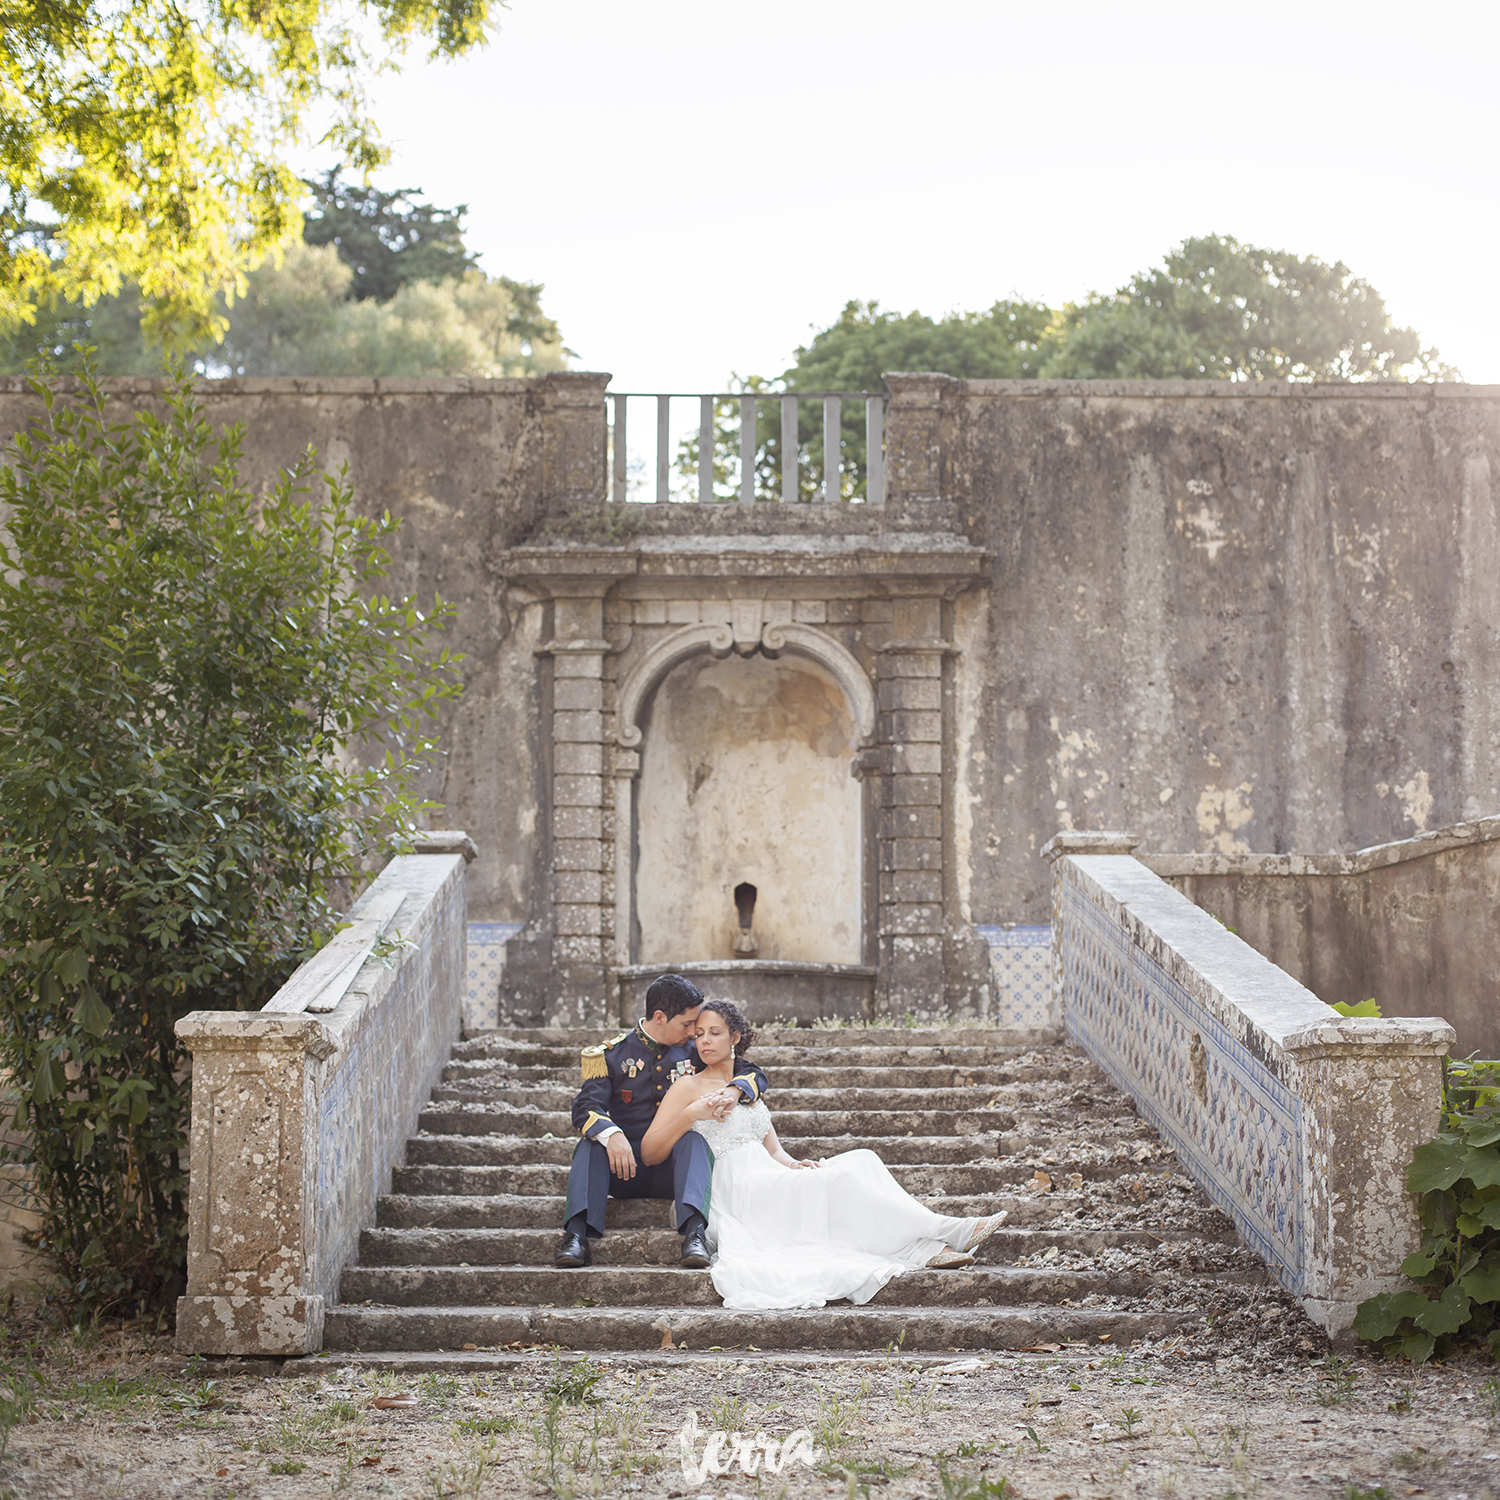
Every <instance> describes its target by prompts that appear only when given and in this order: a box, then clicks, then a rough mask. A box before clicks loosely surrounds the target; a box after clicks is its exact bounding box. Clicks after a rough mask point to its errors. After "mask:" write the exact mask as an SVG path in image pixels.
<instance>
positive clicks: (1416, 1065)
mask: <svg viewBox="0 0 1500 1500" xmlns="http://www.w3.org/2000/svg"><path fill="white" fill-rule="evenodd" d="M1132 843H1133V839H1131V838H1127V837H1124V836H1121V835H1110V834H1107V833H1094V834H1073V835H1069V834H1059V835H1058V836H1057V838H1056V839H1055V840H1054V841H1053V842H1051V843H1050V844H1049V845H1048V846H1047V851H1046V852H1047V856H1048V858H1049V859H1050V860H1051V861H1052V863H1053V890H1052V910H1053V924H1052V926H1053V944H1054V948H1053V953H1054V970H1053V972H1054V982H1055V985H1056V991H1057V997H1058V1001H1059V1006H1060V1009H1061V1012H1062V1015H1063V1018H1064V1020H1065V1022H1066V1025H1067V1029H1068V1035H1069V1036H1070V1037H1071V1038H1072V1039H1073V1040H1074V1041H1076V1042H1077V1043H1078V1044H1079V1045H1080V1046H1082V1047H1083V1048H1084V1050H1085V1051H1087V1052H1088V1054H1089V1055H1090V1056H1091V1057H1092V1058H1093V1059H1094V1061H1095V1062H1097V1063H1098V1064H1099V1065H1100V1067H1102V1068H1103V1069H1104V1071H1105V1072H1106V1073H1107V1074H1108V1075H1109V1078H1110V1080H1111V1081H1112V1082H1113V1083H1115V1084H1116V1085H1117V1086H1118V1087H1119V1088H1122V1089H1124V1090H1125V1091H1126V1092H1128V1093H1129V1094H1130V1095H1131V1096H1132V1097H1133V1098H1134V1099H1135V1101H1136V1104H1137V1106H1138V1108H1139V1109H1140V1112H1141V1114H1142V1116H1143V1117H1144V1118H1146V1119H1148V1120H1149V1121H1150V1122H1151V1124H1152V1125H1154V1126H1155V1127H1156V1129H1157V1130H1158V1131H1160V1132H1161V1135H1162V1137H1163V1139H1164V1140H1166V1141H1167V1142H1168V1143H1169V1144H1170V1145H1171V1147H1172V1149H1173V1150H1174V1151H1175V1152H1176V1153H1177V1157H1178V1160H1179V1161H1180V1162H1181V1163H1182V1165H1183V1167H1184V1168H1185V1170H1186V1171H1187V1172H1188V1173H1189V1174H1190V1175H1191V1176H1192V1177H1194V1178H1195V1179H1196V1180H1197V1181H1198V1183H1199V1184H1200V1185H1201V1186H1202V1187H1203V1189H1204V1191H1205V1192H1207V1193H1208V1195H1209V1197H1210V1198H1212V1199H1213V1201H1214V1202H1215V1203H1216V1204H1218V1205H1219V1207H1221V1208H1222V1209H1223V1210H1224V1211H1225V1212H1226V1213H1227V1214H1229V1215H1230V1217H1231V1218H1232V1219H1233V1220H1234V1223H1235V1227H1236V1228H1237V1229H1238V1230H1239V1231H1240V1234H1241V1236H1242V1237H1243V1239H1244V1241H1245V1243H1246V1244H1248V1245H1250V1246H1251V1247H1253V1248H1254V1249H1255V1250H1256V1251H1258V1252H1259V1253H1260V1255H1261V1256H1262V1257H1263V1258H1264V1260H1265V1262H1266V1265H1267V1267H1268V1268H1269V1269H1270V1271H1271V1273H1272V1274H1273V1275H1274V1276H1275V1277H1276V1279H1277V1280H1278V1281H1279V1282H1280V1283H1281V1284H1282V1285H1283V1286H1284V1287H1286V1288H1287V1290H1288V1291H1290V1292H1292V1293H1293V1294H1294V1295H1295V1296H1297V1297H1300V1298H1301V1299H1302V1303H1303V1306H1304V1307H1305V1308H1306V1309H1307V1312H1308V1315H1309V1316H1310V1317H1311V1318H1312V1319H1313V1320H1314V1321H1315V1322H1317V1323H1320V1324H1321V1325H1322V1326H1323V1327H1324V1328H1326V1329H1327V1330H1328V1331H1329V1332H1330V1333H1333V1334H1342V1333H1345V1332H1346V1331H1347V1330H1348V1328H1349V1326H1350V1324H1351V1323H1352V1322H1353V1319H1354V1311H1355V1308H1356V1307H1357V1306H1358V1304H1359V1303H1360V1302H1361V1301H1362V1300H1363V1299H1364V1298H1366V1297H1370V1296H1373V1295H1375V1294H1376V1293H1378V1292H1386V1291H1395V1290H1397V1289H1398V1288H1399V1287H1400V1286H1402V1285H1403V1284H1404V1283H1403V1281H1402V1278H1401V1276H1400V1274H1399V1271H1398V1267H1399V1266H1400V1265H1401V1262H1402V1260H1403V1259H1404V1258H1405V1257H1406V1256H1407V1255H1409V1254H1411V1253H1412V1252H1413V1251H1415V1250H1416V1249H1417V1248H1418V1247H1419V1246H1420V1245H1421V1242H1422V1228H1421V1223H1420V1221H1419V1220H1418V1217H1417V1205H1416V1198H1415V1196H1414V1195H1413V1194H1411V1193H1408V1192H1407V1191H1406V1183H1405V1180H1404V1178H1403V1176H1402V1167H1403V1165H1404V1164H1405V1163H1406V1162H1408V1161H1410V1160H1411V1156H1412V1152H1413V1151H1414V1150H1415V1149H1416V1147H1417V1146H1419V1145H1420V1144H1421V1143H1422V1142H1423V1141H1426V1140H1429V1139H1430V1138H1431V1137H1432V1135H1433V1134H1434V1132H1435V1131H1436V1130H1437V1127H1438V1123H1439V1120H1440V1117H1441V1106H1442V1057H1443V1054H1444V1053H1446V1052H1447V1050H1448V1048H1449V1046H1450V1045H1451V1044H1452V1041H1453V1031H1452V1029H1451V1028H1450V1027H1449V1026H1448V1025H1447V1024H1446V1023H1445V1022H1444V1021H1443V1020H1442V1019H1441V1018H1439V1017H1425V1018H1419V1019H1382V1020H1373V1019H1371V1020H1364V1019H1360V1020H1345V1019H1344V1018H1343V1017H1341V1016H1339V1015H1337V1014H1335V1013H1334V1012H1333V1011H1331V1010H1329V1008H1328V1007H1327V1006H1326V1005H1325V1004H1323V1003H1322V1002H1321V1001H1319V1000H1318V998H1317V997H1316V996H1315V995H1313V994H1311V993H1310V992H1309V991H1308V990H1306V989H1304V988H1303V987H1302V986H1301V985H1300V984H1298V983H1297V981H1296V980H1295V979H1293V978H1291V976H1290V975H1288V974H1286V973H1285V972H1283V971H1282V970H1281V969H1278V968H1277V967H1276V966H1275V965H1274V964H1272V963H1270V962H1268V961H1267V960H1266V959H1265V958H1264V957H1262V956H1261V955H1260V954H1259V953H1256V952H1255V951H1254V950H1253V949H1251V948H1250V947H1249V946H1248V945H1247V944H1245V943H1244V942H1242V941H1241V940H1240V939H1239V938H1237V937H1236V936H1235V935H1234V934H1233V933H1231V932H1228V931H1226V930H1225V929H1224V928H1223V927H1222V926H1221V925H1220V924H1219V923H1218V922H1216V921H1214V920H1213V918H1212V917H1210V916H1209V915H1208V914H1207V913H1206V912H1203V911H1201V910H1200V909H1199V908H1197V907H1196V906H1194V905H1193V904H1192V903H1191V902H1189V901H1188V900H1187V899H1186V898H1185V897H1184V896H1183V895H1182V894H1181V893H1180V892H1178V891H1175V890H1173V889H1172V888H1171V887H1170V886H1168V885H1167V884H1166V882H1165V881H1163V880H1161V879H1159V878H1158V877H1157V876H1155V875H1153V874H1152V873H1151V871H1150V870H1148V869H1147V868H1146V867H1145V865H1144V864H1142V863H1141V862H1140V861H1138V860H1136V859H1132V858H1131V857H1130V855H1129V852H1128V851H1129V848H1130V846H1131V844H1132Z"/></svg>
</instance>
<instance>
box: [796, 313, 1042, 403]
mask: <svg viewBox="0 0 1500 1500" xmlns="http://www.w3.org/2000/svg"><path fill="white" fill-rule="evenodd" d="M1052 317H1053V314H1052V310H1051V309H1050V308H1048V307H1046V306H1044V305H1043V304H1042V303H1040V302H1017V301H1009V302H997V303H995V305H994V306H993V307H991V308H990V310H989V311H988V312H982V313H962V312H960V313H950V314H949V315H948V316H947V317H946V318H942V319H938V320H934V319H932V318H929V317H925V316H924V315H923V314H922V313H919V312H911V313H905V314H902V313H895V312H882V311H881V309H880V304H879V303H877V302H847V303H845V304H844V310H843V312H842V313H841V314H840V315H839V320H838V322H836V323H834V324H832V325H830V326H829V327H827V328H824V329H823V330H821V332H819V333H817V334H815V335H814V337H813V340H812V342H811V343H810V344H807V345H806V346H803V347H799V348H798V350H797V352H796V354H795V355H794V356H793V361H792V365H791V367H790V368H789V369H788V370H786V371H785V372H784V373H783V375H782V382H783V383H784V384H785V386H786V388H787V390H814V391H873V392H879V391H881V390H883V389H884V387H883V386H882V385H881V383H880V377H881V376H882V375H884V374H885V373H886V372H887V371H893V370H938V371H941V372H942V373H943V374H945V375H958V376H961V377H963V378H964V379H966V380H1025V379H1028V378H1030V377H1033V376H1035V375H1036V374H1037V372H1038V370H1039V368H1040V364H1041V358H1042V352H1043V345H1042V339H1043V336H1044V335H1045V333H1046V331H1047V327H1048V325H1049V324H1050V323H1051V321H1052Z"/></svg>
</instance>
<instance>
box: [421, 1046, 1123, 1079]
mask: <svg viewBox="0 0 1500 1500" xmlns="http://www.w3.org/2000/svg"><path fill="white" fill-rule="evenodd" d="M750 1060H751V1061H753V1062H756V1063H759V1064H760V1066H761V1067H763V1068H764V1069H765V1070H766V1072H767V1073H768V1074H771V1075H773V1076H774V1073H775V1071H776V1070H777V1069H778V1068H814V1069H824V1068H827V1069H833V1070H839V1069H848V1068H855V1069H859V1068H863V1069H866V1070H871V1071H879V1072H881V1073H883V1072H884V1071H885V1070H886V1069H888V1068H952V1069H955V1070H956V1071H957V1072H958V1073H960V1074H961V1075H975V1076H978V1075H980V1074H982V1075H983V1076H985V1077H987V1078H996V1077H1003V1078H1005V1079H1006V1080H1007V1081H1009V1082H1013V1083H1023V1082H1029V1081H1032V1080H1036V1079H1059V1078H1077V1079H1082V1078H1086V1077H1087V1078H1092V1077H1093V1076H1094V1073H1093V1064H1092V1063H1089V1062H1086V1061H1081V1060H1079V1059H1078V1058H1077V1057H1075V1056H1072V1055H1069V1054H1068V1053H1065V1052H1063V1051H1062V1049H1060V1048H1059V1049H1054V1050H1053V1051H1052V1052H1050V1053H1045V1054H1044V1053H1040V1052H1027V1053H1023V1054H1020V1055H1017V1054H1016V1053H1015V1052H1012V1051H1006V1050H998V1049H995V1048H991V1047H915V1046H913V1047H844V1048H840V1049H839V1050H838V1051H836V1052H835V1051H832V1050H831V1049H828V1048H822V1047H759V1046H758V1047H756V1048H755V1050H754V1051H753V1052H752V1053H751V1054H750ZM513 1067H529V1068H550V1069H551V1070H552V1071H553V1075H554V1076H555V1077H557V1078H567V1077H569V1076H570V1075H571V1076H573V1077H577V1076H578V1071H579V1054H578V1052H577V1051H576V1050H574V1049H570V1048H563V1047H518V1048H516V1049H515V1050H514V1051H512V1052H507V1053H504V1054H500V1055H497V1056H494V1057H487V1058H476V1057H454V1058H453V1059H452V1060H451V1061H450V1062H449V1064H448V1068H447V1069H445V1071H447V1070H450V1069H451V1070H453V1071H454V1073H455V1076H457V1075H458V1074H459V1072H460V1070H465V1069H471V1070H475V1071H480V1070H484V1069H486V1068H498V1069H500V1070H501V1071H504V1070H507V1069H509V1068H513Z"/></svg>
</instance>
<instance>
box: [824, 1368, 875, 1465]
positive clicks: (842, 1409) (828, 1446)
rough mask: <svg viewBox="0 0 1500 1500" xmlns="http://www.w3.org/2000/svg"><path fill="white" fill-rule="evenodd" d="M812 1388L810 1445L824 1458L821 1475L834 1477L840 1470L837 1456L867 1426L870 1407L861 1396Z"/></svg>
mask: <svg viewBox="0 0 1500 1500" xmlns="http://www.w3.org/2000/svg"><path fill="white" fill-rule="evenodd" d="M814 1389H815V1390H817V1391H818V1414H817V1416H816V1417H815V1418H814V1419H813V1442H814V1444H815V1445H816V1446H817V1447H819V1448H821V1449H822V1450H823V1451H824V1453H825V1454H826V1455H827V1460H826V1462H825V1464H824V1465H823V1472H825V1473H827V1472H831V1473H833V1474H837V1473H839V1472H840V1470H841V1468H842V1465H841V1463H840V1460H839V1455H840V1454H841V1453H842V1452H843V1450H844V1449H845V1448H846V1447H847V1446H848V1444H849V1443H850V1442H851V1440H853V1439H855V1438H857V1437H859V1436H860V1435H861V1434H862V1433H863V1431H864V1429H865V1427H866V1426H867V1425H868V1423H869V1420H870V1404H869V1402H868V1401H867V1400H866V1399H865V1398H864V1397H863V1396H853V1395H851V1396H840V1395H839V1394H838V1393H837V1392H836V1391H827V1392H825V1391H823V1390H821V1389H819V1388H818V1387H816V1386H814Z"/></svg>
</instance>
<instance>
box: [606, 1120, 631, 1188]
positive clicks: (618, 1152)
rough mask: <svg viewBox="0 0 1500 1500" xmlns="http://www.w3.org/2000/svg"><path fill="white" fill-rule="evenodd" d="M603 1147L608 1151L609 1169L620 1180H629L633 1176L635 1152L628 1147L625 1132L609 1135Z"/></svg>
mask: <svg viewBox="0 0 1500 1500" xmlns="http://www.w3.org/2000/svg"><path fill="white" fill-rule="evenodd" d="M604 1149H605V1150H606V1151H607V1152H608V1153H609V1170H610V1171H611V1172H613V1173H614V1174H615V1176H616V1177H618V1178H619V1179H620V1180H621V1181H622V1182H629V1181H630V1179H631V1178H632V1177H634V1176H635V1152H634V1151H632V1150H631V1149H630V1142H629V1141H627V1140H626V1139H625V1132H624V1131H623V1130H622V1131H620V1132H619V1133H618V1134H616V1135H612V1136H610V1138H609V1139H608V1140H607V1141H606V1142H605V1143H604Z"/></svg>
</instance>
